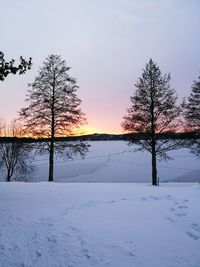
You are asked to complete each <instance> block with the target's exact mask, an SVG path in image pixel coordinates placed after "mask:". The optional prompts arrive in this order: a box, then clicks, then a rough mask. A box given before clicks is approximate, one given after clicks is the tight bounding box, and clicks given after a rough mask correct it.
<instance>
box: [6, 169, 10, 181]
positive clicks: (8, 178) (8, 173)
mask: <svg viewBox="0 0 200 267" xmlns="http://www.w3.org/2000/svg"><path fill="white" fill-rule="evenodd" d="M10 178H11V175H10V170H9V169H8V170H7V178H6V181H7V182H10Z"/></svg>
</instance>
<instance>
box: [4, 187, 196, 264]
mask: <svg viewBox="0 0 200 267" xmlns="http://www.w3.org/2000/svg"><path fill="white" fill-rule="evenodd" d="M199 203H200V185H199V184H192V183H178V184H176V183H165V184H161V186H160V187H153V186H151V185H150V184H145V183H144V184H140V183H137V184H134V183H126V184H122V183H118V184H116V183H101V184H94V183H92V184H91V183H75V184H71V183H67V184H63V183H46V182H44V183H43V182H41V183H34V184H29V183H9V184H8V183H1V186H0V217H1V223H0V266H1V267H36V266H37V267H58V266H59V267H90V266H91V267H92V266H94V267H104V266H110V267H132V266H133V267H134V266H136V267H157V266H162V267H197V266H200V253H199V251H200V209H199Z"/></svg>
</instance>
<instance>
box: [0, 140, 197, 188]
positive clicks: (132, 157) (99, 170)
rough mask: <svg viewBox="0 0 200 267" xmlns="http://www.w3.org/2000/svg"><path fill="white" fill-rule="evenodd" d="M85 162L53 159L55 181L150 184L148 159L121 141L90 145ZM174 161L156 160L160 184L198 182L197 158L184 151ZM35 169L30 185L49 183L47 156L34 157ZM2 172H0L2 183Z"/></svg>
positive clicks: (177, 154) (174, 157)
mask: <svg viewBox="0 0 200 267" xmlns="http://www.w3.org/2000/svg"><path fill="white" fill-rule="evenodd" d="M90 145H91V147H90V150H89V152H88V153H87V154H86V157H85V159H82V158H80V157H77V158H75V159H72V160H69V159H67V158H56V159H55V177H54V180H55V181H56V182H104V183H105V182H108V183H112V182H115V183H118V182H120V183H123V182H150V181H151V156H150V154H149V153H147V152H133V148H134V146H128V145H127V143H126V142H123V141H98V142H90ZM169 155H170V156H171V157H172V158H173V160H170V161H168V162H165V161H161V162H159V161H158V177H159V179H160V181H169V180H171V181H172V180H173V181H178V182H181V181H182V182H196V181H200V164H199V163H200V159H199V158H197V157H195V156H194V155H193V154H191V153H189V151H188V150H186V149H181V150H177V151H173V152H171V153H170V154H169ZM34 165H35V166H36V167H37V170H36V172H35V173H34V174H33V177H32V179H29V181H30V182H40V181H47V180H48V155H44V156H42V157H37V158H36V160H35V162H34ZM4 175H5V172H3V171H1V172H0V180H1V181H4V180H5V178H4Z"/></svg>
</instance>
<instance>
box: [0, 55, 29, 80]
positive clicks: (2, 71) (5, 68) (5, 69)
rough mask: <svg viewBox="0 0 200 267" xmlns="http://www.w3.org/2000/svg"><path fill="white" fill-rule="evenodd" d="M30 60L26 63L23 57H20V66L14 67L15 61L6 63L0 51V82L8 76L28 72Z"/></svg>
mask: <svg viewBox="0 0 200 267" xmlns="http://www.w3.org/2000/svg"><path fill="white" fill-rule="evenodd" d="M31 60H32V59H31V58H29V60H28V61H26V60H25V59H24V58H23V57H20V64H19V65H15V60H14V59H11V60H10V61H6V60H5V59H4V53H3V52H1V51H0V81H3V80H4V79H5V78H6V77H7V76H8V74H16V73H19V74H23V73H25V72H26V71H27V70H29V69H30V68H31V66H32V62H31Z"/></svg>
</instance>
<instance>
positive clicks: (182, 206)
mask: <svg viewBox="0 0 200 267" xmlns="http://www.w3.org/2000/svg"><path fill="white" fill-rule="evenodd" d="M178 208H179V209H188V206H184V205H180V206H178Z"/></svg>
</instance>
